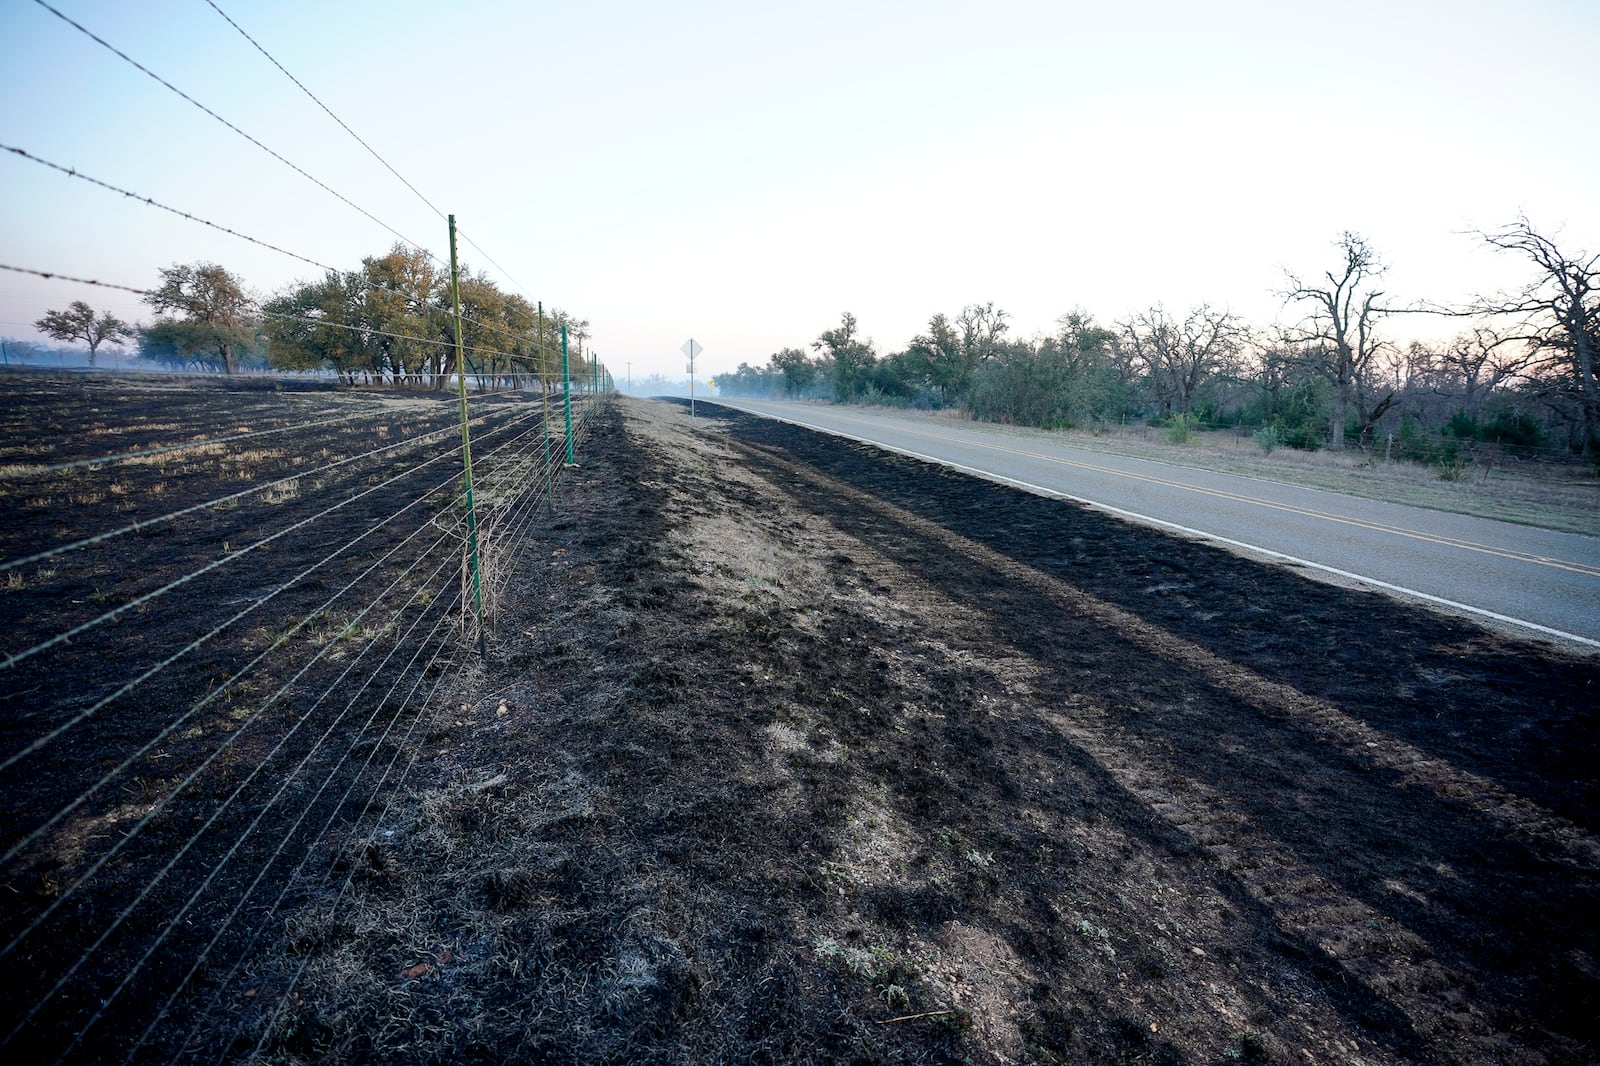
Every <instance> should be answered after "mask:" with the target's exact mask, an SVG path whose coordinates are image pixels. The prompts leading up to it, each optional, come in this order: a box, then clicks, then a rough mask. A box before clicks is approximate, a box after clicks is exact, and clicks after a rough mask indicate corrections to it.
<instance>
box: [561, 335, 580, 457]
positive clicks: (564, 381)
mask: <svg viewBox="0 0 1600 1066" xmlns="http://www.w3.org/2000/svg"><path fill="white" fill-rule="evenodd" d="M561 394H562V398H563V399H564V400H565V401H566V409H567V465H568V466H575V465H577V462H578V456H577V453H575V452H574V451H573V450H572V363H571V362H570V361H569V357H568V355H567V325H566V323H565V322H563V323H562V324H561Z"/></svg>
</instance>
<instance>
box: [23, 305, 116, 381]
mask: <svg viewBox="0 0 1600 1066" xmlns="http://www.w3.org/2000/svg"><path fill="white" fill-rule="evenodd" d="M34 328H36V329H37V330H38V331H39V332H40V333H43V334H45V335H47V336H50V337H54V338H55V339H56V340H58V341H67V342H69V343H71V342H77V341H82V342H83V343H84V344H86V345H88V346H89V365H90V366H94V365H95V356H96V354H97V353H98V352H99V351H100V345H102V344H105V343H107V342H110V343H111V344H121V343H122V342H123V340H125V339H129V338H132V337H133V336H134V335H135V334H134V330H133V327H132V326H130V325H128V323H126V322H124V321H122V319H120V318H117V317H116V316H115V315H113V314H112V313H111V312H110V311H106V312H103V313H101V314H96V313H95V310H94V308H92V307H90V306H89V305H88V304H86V303H84V302H83V301H82V300H74V301H72V303H70V304H68V305H67V309H66V310H65V311H47V312H46V313H45V316H44V317H43V318H41V319H39V321H37V322H35V323H34Z"/></svg>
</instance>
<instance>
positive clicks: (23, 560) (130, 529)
mask: <svg viewBox="0 0 1600 1066" xmlns="http://www.w3.org/2000/svg"><path fill="white" fill-rule="evenodd" d="M354 417H356V416H354V415H352V416H347V417H346V418H333V419H328V420H326V421H324V422H307V423H302V424H301V425H299V426H286V427H284V428H282V429H268V430H262V431H261V432H260V433H241V434H238V435H237V436H234V437H222V438H215V439H213V440H209V441H196V442H194V443H193V444H181V445H172V446H171V447H163V448H152V449H150V450H148V451H144V452H128V453H126V454H124V455H121V456H112V457H110V458H107V459H81V460H77V461H75V462H73V463H63V464H60V465H59V466H58V467H57V468H56V469H60V470H66V469H75V468H78V467H80V466H90V467H97V466H102V465H105V464H107V463H111V462H117V461H120V460H123V459H128V458H134V457H142V456H146V455H170V454H174V453H177V452H183V451H188V450H190V449H191V448H199V447H210V446H212V445H215V444H219V443H222V442H224V441H229V440H242V439H243V438H245V437H255V436H260V435H263V434H267V433H284V432H288V431H289V430H293V429H303V428H309V427H313V426H319V425H332V424H334V423H337V422H343V421H347V420H348V419H349V418H354ZM486 417H488V416H486V415H479V416H477V418H476V419H475V420H482V419H484V418H486ZM454 432H456V427H455V426H454V425H449V426H444V427H441V428H440V429H430V430H428V431H427V432H425V433H419V434H417V435H416V436H414V437H407V438H406V439H405V440H401V441H396V442H395V443H394V444H386V445H384V446H383V447H381V448H373V449H371V450H370V451H365V452H361V453H360V454H358V455H351V456H347V457H346V458H344V459H340V460H337V461H336V462H332V463H327V464H325V465H323V466H318V467H312V468H311V469H309V470H303V471H299V472H297V473H294V474H289V475H286V476H284V477H281V478H278V479H277V480H275V481H266V482H262V483H261V484H258V485H252V486H250V487H249V488H248V489H240V490H239V491H238V492H230V493H229V494H227V495H226V496H217V497H215V498H213V499H210V500H205V501H203V502H201V503H196V504H191V505H190V506H188V507H184V508H180V509H179V510H176V511H168V512H167V513H166V514H161V515H157V516H156V517H154V518H142V519H140V520H139V521H137V522H130V523H129V524H127V525H125V526H120V527H118V528H117V529H112V530H108V531H106V532H104V533H97V534H95V535H94V536H90V537H84V538H82V539H80V540H76V541H73V542H72V543H70V544H63V545H59V546H57V547H54V548H50V549H47V550H46V551H42V552H37V553H35V554H33V555H25V556H22V557H20V558H17V559H11V560H7V561H5V562H0V573H4V572H6V571H7V570H12V569H15V568H17V567H19V566H26V565H28V564H29V563H36V562H41V561H43V560H46V559H53V558H55V557H56V556H59V555H65V554H66V553H67V552H71V551H76V550H78V549H80V548H85V547H88V546H90V545H93V544H101V543H104V542H105V541H108V540H113V539H115V538H117V537H121V536H126V535H127V534H129V533H137V532H139V531H141V530H147V529H150V528H151V527H153V526H158V525H161V524H162V523H165V522H171V521H173V520H175V519H178V518H184V517H186V516H188V515H192V514H196V513H198V512H200V511H204V510H209V509H211V508H215V507H221V506H223V505H224V504H228V503H234V502H236V501H238V500H242V499H245V498H247V497H250V496H254V495H255V494H256V493H258V492H259V493H266V492H270V491H271V490H273V489H275V488H282V487H284V486H285V485H288V484H289V483H291V482H295V481H299V480H300V479H301V478H310V477H316V476H317V475H318V474H325V473H327V472H329V471H330V470H337V469H339V468H341V467H344V466H348V465H349V464H351V463H354V462H359V461H360V460H362V459H370V458H373V457H374V456H377V455H382V454H383V453H384V452H390V451H394V450H396V449H398V448H403V447H405V446H406V445H408V444H417V443H419V442H420V441H422V440H424V439H426V438H428V437H437V436H441V435H445V434H450V433H454ZM3 478H4V475H0V479H3ZM3 668H4V667H3V664H0V669H3ZM0 769H4V767H3V766H0Z"/></svg>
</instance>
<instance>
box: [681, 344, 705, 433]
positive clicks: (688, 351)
mask: <svg viewBox="0 0 1600 1066" xmlns="http://www.w3.org/2000/svg"><path fill="white" fill-rule="evenodd" d="M678 350H679V351H680V352H682V353H683V354H684V355H687V356H688V357H689V417H690V418H693V417H694V357H695V356H697V355H699V354H700V352H701V351H702V350H703V349H702V348H701V347H700V342H699V341H697V340H695V339H694V338H693V337H690V338H689V339H688V340H686V341H684V342H683V347H682V348H679V349H678Z"/></svg>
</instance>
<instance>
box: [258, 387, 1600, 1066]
mask: <svg viewBox="0 0 1600 1066" xmlns="http://www.w3.org/2000/svg"><path fill="white" fill-rule="evenodd" d="M702 410H703V411H706V412H708V413H709V414H710V415H711V416H712V417H710V418H704V419H702V420H700V421H698V422H695V423H690V422H689V421H688V420H687V419H686V418H685V417H684V413H683V412H682V411H680V410H678V409H677V408H675V407H672V406H669V405H660V404H656V405H642V404H635V403H631V402H629V403H625V404H623V405H621V410H620V411H617V410H613V411H611V412H610V413H609V414H608V415H606V416H605V417H604V418H603V419H602V420H601V422H600V424H599V428H598V430H597V432H596V435H595V437H594V438H593V440H592V441H591V442H590V444H589V446H588V449H587V452H586V454H585V455H584V456H582V468H581V469H580V470H578V471H574V472H571V474H570V476H571V477H572V478H573V481H572V482H571V483H570V487H569V491H568V493H567V494H564V495H563V496H562V501H561V505H560V509H559V515H558V517H557V518H556V519H555V520H554V521H553V522H552V523H551V524H550V525H549V526H547V527H541V528H538V529H536V530H535V532H534V533H533V534H532V535H533V537H534V538H535V543H534V544H532V545H530V548H529V550H528V551H527V552H526V553H525V554H524V556H523V558H524V559H525V560H527V563H526V569H525V570H524V571H522V572H521V573H520V574H519V575H518V580H517V581H516V582H515V583H514V584H515V586H516V587H517V588H518V589H519V590H520V591H519V593H518V598H517V601H516V602H515V603H512V604H508V605H507V606H506V607H505V614H504V615H503V616H502V618H501V621H500V627H499V633H498V637H497V641H496V645H495V648H494V651H493V653H492V656H491V658H492V663H491V665H490V666H489V668H488V671H487V673H486V675H485V677H484V679H483V683H482V688H481V689H480V690H478V691H476V692H474V693H472V694H470V695H468V696H465V697H463V699H462V701H461V702H460V703H459V704H457V705H455V706H454V707H453V708H451V709H450V711H449V713H447V714H446V716H445V718H444V719H442V720H441V723H440V726H439V728H438V729H436V730H435V732H434V733H433V734H432V735H431V736H430V737H429V738H428V743H429V745H430V746H434V745H436V746H437V748H436V752H437V754H436V755H435V753H434V752H433V751H430V752H429V753H428V755H429V758H428V762H427V765H426V767H425V772H424V773H423V774H422V775H421V776H419V777H417V778H415V779H413V780H412V781H410V782H408V784H407V786H406V788H407V789H408V792H407V794H405V795H403V796H401V797H400V808H401V809H400V811H399V813H398V814H397V816H396V818H395V819H394V821H393V822H392V823H391V824H392V825H393V826H394V829H393V831H392V833H391V834H389V835H385V836H384V837H382V838H381V843H380V845H379V846H377V847H374V848H370V849H368V850H367V851H366V852H365V853H363V854H361V855H359V856H356V857H354V858H353V859H352V862H353V863H354V868H353V869H352V870H351V874H352V882H351V883H352V891H351V892H350V893H349V894H348V895H347V897H346V898H345V899H344V900H343V901H342V902H341V903H340V905H339V906H332V905H331V904H329V903H328V901H327V900H326V899H325V900H323V901H322V902H321V903H318V902H317V901H315V900H313V901H311V902H309V903H308V904H307V906H306V907H305V908H304V910H303V911H302V912H301V913H299V914H298V915H296V916H295V917H294V918H293V919H291V921H290V922H289V930H290V936H289V937H288V938H287V939H286V940H285V942H284V943H282V944H280V945H278V947H277V952H278V953H277V954H274V953H267V954H264V955H263V957H262V959H261V961H260V965H258V966H256V967H255V968H254V969H253V971H252V972H251V973H250V974H249V975H248V976H247V978H246V982H247V983H248V984H249V985H250V989H251V990H252V993H253V992H254V991H255V990H265V991H266V992H270V991H271V990H272V989H273V988H274V987H279V988H281V987H282V985H281V975H282V974H283V973H284V972H286V971H289V970H292V969H294V968H295V967H298V966H300V965H302V964H304V965H305V967H306V969H305V977H304V979H303V980H302V981H301V983H300V985H299V988H298V990H297V994H298V998H296V999H295V1000H294V1001H293V1003H292V1004H289V1005H288V1009H286V1010H284V1011H283V1012H282V1013H281V1014H280V1015H279V1016H278V1017H277V1019H276V1021H275V1022H274V1023H273V1027H272V1029H271V1031H270V1032H268V1033H267V1034H266V1036H267V1039H266V1044H265V1047H266V1052H267V1057H268V1058H269V1059H271V1060H275V1061H284V1062H291V1061H309V1060H331V1061H346V1060H348V1061H360V1060H390V1059H397V1060H406V1061H435V1060H440V1059H445V1058H449V1059H453V1060H459V1061H542V1062H601V1061H612V1062H706V1061H737V1062H744V1061H767V1062H798V1061H812V1062H839V1061H854V1062H923V1061H927V1062H950V1061H978V1062H984V1061H990V1062H1001V1061H1037V1062H1078V1061H1127V1062H1233V1061H1282V1062H1288V1061H1295V1062H1301V1061H1316V1062H1324V1061H1343V1062H1355V1061H1361V1062H1368V1063H1374V1062H1530V1063H1531V1062H1572V1063H1576V1062H1585V1061H1592V1060H1593V1058H1594V1056H1595V1054H1596V1048H1597V1045H1596V1033H1595V1022H1594V1015H1595V1008H1596V1006H1597V1003H1596V995H1595V992H1596V987H1597V975H1596V969H1595V964H1594V959H1595V923H1594V920H1593V915H1594V914H1595V913H1596V912H1597V909H1596V902H1597V901H1596V898H1595V895H1596V893H1595V864H1594V854H1595V852H1594V847H1593V839H1592V833H1593V831H1594V828H1595V814H1596V807H1595V783H1594V780H1593V772H1592V768H1593V766H1594V765H1595V761H1594V760H1595V756H1596V754H1597V753H1596V751H1595V745H1596V741H1595V731H1594V728H1593V726H1594V708H1595V704H1596V700H1595V692H1596V688H1595V682H1596V677H1597V669H1596V664H1595V662H1594V661H1593V660H1592V659H1586V658H1581V657H1575V656H1567V655H1564V654H1563V653H1560V652H1558V651H1553V650H1551V649H1549V648H1548V647H1545V646H1542V645H1535V644H1532V643H1523V642H1517V641H1515V640H1510V639H1507V638H1504V637H1502V636H1498V635H1494V634H1490V633H1488V632H1486V631H1484V630H1481V629H1479V628H1476V627H1474V626H1472V625H1470V624H1467V623H1465V622H1462V621H1458V620H1454V619H1450V618H1446V617H1442V616H1439V615H1436V614H1433V613H1429V612H1426V611H1422V610H1418V609H1415V608H1412V607H1409V606H1406V605H1403V604H1399V603H1396V602H1394V601H1392V600H1389V599H1386V598H1382V597H1379V596H1376V595H1372V594H1368V593H1365V592H1360V591H1352V590H1348V589H1340V588H1332V587H1328V586H1325V585H1322V584H1320V583H1315V582H1311V581H1308V580H1305V579H1303V578H1301V577H1299V576H1297V575H1295V574H1294V573H1292V572H1289V571H1285V570H1281V569H1277V568H1272V567H1267V566H1263V565H1260V564H1258V563H1255V562H1252V561H1249V560H1245V559H1242V558H1239V557H1237V556H1233V555H1230V554H1228V553H1225V552H1221V551H1218V550H1215V549H1213V548H1211V547H1208V546H1205V545H1201V544H1196V543H1192V542H1189V541H1186V540H1182V539H1177V538H1173V537H1170V536H1167V535H1165V534H1162V533H1159V532H1152V531H1150V530H1146V529H1141V528H1138V527H1134V526H1130V525H1126V524H1123V523H1120V522H1118V521H1115V520H1112V519H1109V518H1106V517H1104V516H1102V515H1099V514H1096V513H1093V512H1091V511H1088V510H1085V509H1083V508H1080V507H1077V506H1075V505H1072V504H1069V503H1063V502H1057V501H1052V500H1048V499H1044V498H1040V497H1036V496H1032V495H1028V494H1025V493H1021V492H1016V491H1012V490H1009V489H1006V488H1003V487H998V486H995V485H992V484H989V483H986V482H983V481H980V480H975V479H971V478H968V477H965V476H963V475H960V474H956V473H952V472H949V471H946V470H942V469H940V468H937V467H934V466H931V465H926V464H923V463H920V462H917V461H914V460H910V459H905V458H901V457H896V456H893V455H887V454H885V453H882V452H880V451H877V450H874V449H871V448H867V447H864V446H859V445H855V444H851V443H847V442H843V441H840V440H837V439H834V438H829V437H826V436H822V435H818V434H814V433H811V432H809V431H805V430H801V429H798V428H794V427H789V426H786V425H783V424H780V423H776V422H770V421H762V420H756V419H752V418H748V417H745V416H735V415H733V414H731V413H729V412H726V411H725V410H722V409H717V408H714V407H710V406H707V407H704V408H702ZM1151 634H1155V636H1152V635H1151ZM1152 641H1154V642H1155V645H1158V646H1159V645H1160V644H1161V642H1162V641H1167V642H1168V643H1169V644H1170V645H1171V646H1172V647H1173V648H1176V649H1178V651H1177V652H1175V653H1174V655H1173V656H1170V657H1162V656H1160V655H1153V654H1152V653H1151V651H1150V648H1151V647H1152ZM1286 693H1287V695H1285V694H1286ZM1352 738H1354V739H1352ZM274 982H280V983H279V984H277V985H275V984H274ZM269 998H270V996H267V995H260V996H257V997H256V999H255V1000H254V1002H255V1003H257V1004H260V1003H261V1002H262V1001H263V1000H266V999H269ZM257 1009H259V1007H258V1008H257ZM266 1016H267V1015H266V1014H263V1015H262V1017H263V1018H265V1017H266ZM265 1024H266V1023H265V1022H264V1021H263V1022H260V1023H259V1025H265ZM259 1025H258V1028H257V1029H256V1030H254V1031H250V1030H249V1029H248V1027H247V1032H246V1037H247V1040H248V1041H249V1043H251V1044H252V1045H253V1043H254V1041H255V1040H256V1039H258V1038H260V1037H261V1035H262V1031H261V1030H260V1028H259Z"/></svg>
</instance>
